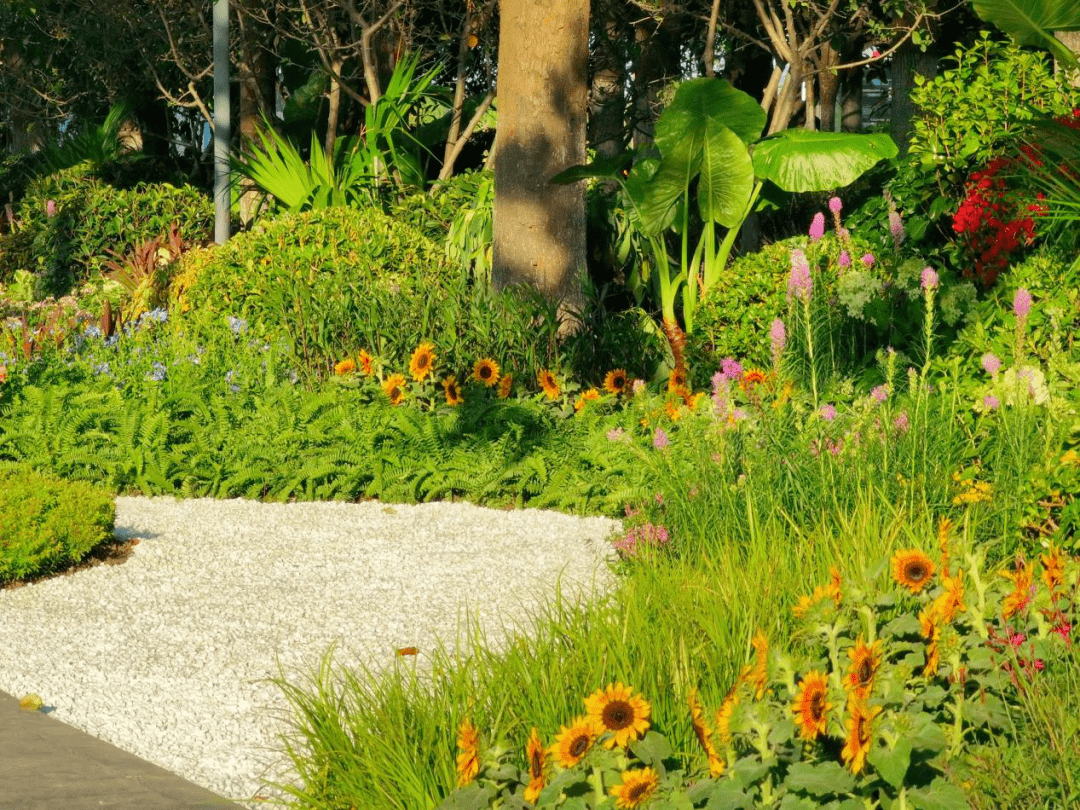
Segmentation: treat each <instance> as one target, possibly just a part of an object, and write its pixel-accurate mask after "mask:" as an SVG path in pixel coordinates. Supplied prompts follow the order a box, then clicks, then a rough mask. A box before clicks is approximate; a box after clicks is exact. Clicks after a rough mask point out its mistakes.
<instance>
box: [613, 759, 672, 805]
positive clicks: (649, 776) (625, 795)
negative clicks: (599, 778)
mask: <svg viewBox="0 0 1080 810" xmlns="http://www.w3.org/2000/svg"><path fill="white" fill-rule="evenodd" d="M659 785H660V777H659V776H658V775H657V773H656V771H654V770H653V769H652V768H634V769H633V770H629V771H623V775H622V784H619V785H615V787H613V788H611V795H612V796H614V797H615V806H616V807H618V808H619V810H633V808H635V807H641V805H643V804H645V802H647V801H648V800H649V799H651V798H652V795H653V794H654V793H655V792H656V788H657V787H658V786H659Z"/></svg>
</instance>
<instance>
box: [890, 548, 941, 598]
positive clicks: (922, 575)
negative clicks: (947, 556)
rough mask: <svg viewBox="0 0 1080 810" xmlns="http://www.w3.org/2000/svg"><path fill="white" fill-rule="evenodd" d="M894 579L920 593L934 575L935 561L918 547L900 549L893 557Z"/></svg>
mask: <svg viewBox="0 0 1080 810" xmlns="http://www.w3.org/2000/svg"><path fill="white" fill-rule="evenodd" d="M892 572H893V579H895V580H896V581H897V582H898V583H899V584H900V585H903V586H904V587H905V588H907V589H908V590H909V591H911V592H912V593H918V592H919V591H921V590H922V589H923V588H925V587H926V584H927V583H928V582H929V581H930V577H932V576H933V575H934V563H933V561H931V559H930V558H929V557H927V556H926V555H925V554H923V553H922V552H921V551H919V550H917V549H906V550H904V551H898V552H896V553H895V554H894V555H893V558H892Z"/></svg>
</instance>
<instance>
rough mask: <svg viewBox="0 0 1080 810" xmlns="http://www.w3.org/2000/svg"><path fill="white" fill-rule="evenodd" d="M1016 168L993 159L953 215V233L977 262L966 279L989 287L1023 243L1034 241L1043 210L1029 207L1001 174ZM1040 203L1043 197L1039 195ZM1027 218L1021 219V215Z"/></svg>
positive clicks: (974, 179)
mask: <svg viewBox="0 0 1080 810" xmlns="http://www.w3.org/2000/svg"><path fill="white" fill-rule="evenodd" d="M1011 165H1013V161H1012V160H1010V159H1009V158H1004V157H998V158H994V160H992V161H991V162H990V164H989V165H988V166H987V167H986V168H985V169H983V170H982V171H978V172H975V173H973V174H972V175H971V178H970V179H969V180H968V182H967V184H966V186H965V190H966V191H967V196H966V197H965V198H964V201H963V202H962V203H960V208H959V210H958V211H957V212H956V214H954V215H953V230H954V231H956V233H957V234H958V235H959V236H960V237H961V238H962V239H963V240H964V242H965V244H966V246H967V248H968V250H969V251H970V252H971V254H972V256H973V259H974V268H973V269H971V270H965V273H964V275H965V276H967V277H968V278H974V279H976V280H977V281H978V282H979V283H981V284H983V285H984V286H987V287H989V286H990V285H991V284H993V283H994V281H995V280H996V279H997V277H998V274H999V273H1000V272H1001V271H1002V270H1004V269H1005V268H1007V267H1008V266H1009V259H1010V257H1011V256H1012V254H1013V253H1014V252H1015V251H1016V250H1017V249H1018V248H1019V247H1020V245H1021V243H1023V244H1024V245H1030V244H1031V243H1032V242H1034V241H1035V221H1034V219H1032V215H1034V216H1039V215H1040V214H1041V213H1042V206H1040V205H1039V204H1038V203H1037V202H1036V203H1030V204H1027V205H1026V206H1025V205H1024V202H1023V200H1022V199H1021V198H1020V195H1019V194H1017V193H1016V192H1014V191H1012V190H1010V189H1009V188H1008V187H1007V186H1006V183H1005V178H1004V177H1002V176H1000V175H1001V173H1002V170H1003V169H1005V168H1007V167H1009V166H1011ZM1039 197H1040V199H1041V197H1042V195H1041V194H1040V195H1039ZM1021 212H1025V213H1026V215H1025V216H1023V217H1020V216H1019V214H1020V213H1021Z"/></svg>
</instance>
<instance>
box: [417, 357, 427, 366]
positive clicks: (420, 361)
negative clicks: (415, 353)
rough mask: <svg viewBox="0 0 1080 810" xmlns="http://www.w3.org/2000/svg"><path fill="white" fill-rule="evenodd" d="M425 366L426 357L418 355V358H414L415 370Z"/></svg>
mask: <svg viewBox="0 0 1080 810" xmlns="http://www.w3.org/2000/svg"><path fill="white" fill-rule="evenodd" d="M427 364H428V359H427V355H424V354H422V355H420V356H419V357H417V358H416V367H417V368H427Z"/></svg>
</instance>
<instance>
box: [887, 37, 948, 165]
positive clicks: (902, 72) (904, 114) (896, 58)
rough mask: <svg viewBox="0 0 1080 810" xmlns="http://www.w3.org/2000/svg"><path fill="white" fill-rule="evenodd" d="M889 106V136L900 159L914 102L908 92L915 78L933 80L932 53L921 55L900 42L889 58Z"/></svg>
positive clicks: (906, 144)
mask: <svg viewBox="0 0 1080 810" xmlns="http://www.w3.org/2000/svg"><path fill="white" fill-rule="evenodd" d="M892 60H893V61H892V70H891V71H890V72H891V78H892V105H891V107H890V112H889V134H890V135H891V136H892V139H893V141H895V142H896V145H897V147H898V148H899V149H900V157H903V156H904V155H906V154H907V152H908V147H909V146H910V145H911V129H912V119H913V118H914V117H915V103H914V102H913V101H912V100H911V93H912V91H913V90H914V89H915V76H916V75H921V76H925V77H926V78H927V79H931V78H933V77H934V76H935V75H936V73H937V56H936V54H935V53H934V51H933V50H928V51H926V52H925V53H924V52H923V51H921V50H919V46H918V45H915V44H914V43H913V42H912V41H911V40H910V39H909V40H907V41H906V42H904V44H903V45H901V46H900V47H899V48H897V49H896V53H894V54H893V57H892Z"/></svg>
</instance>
